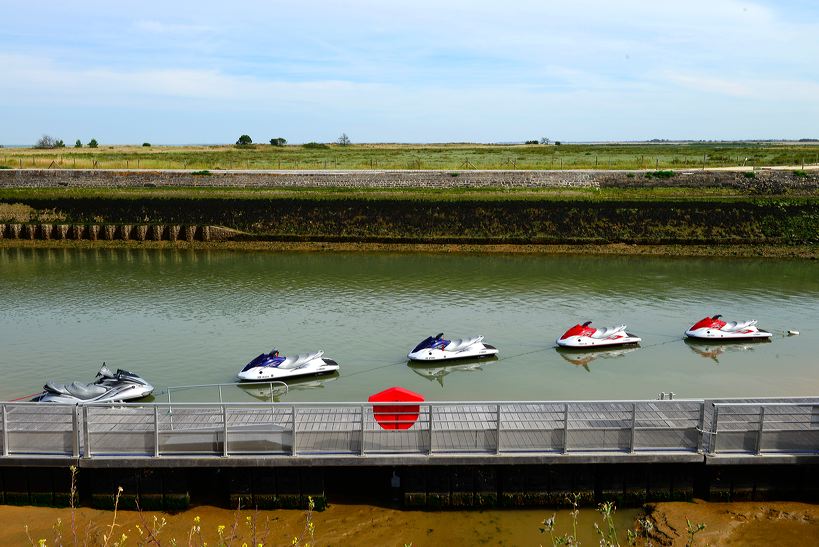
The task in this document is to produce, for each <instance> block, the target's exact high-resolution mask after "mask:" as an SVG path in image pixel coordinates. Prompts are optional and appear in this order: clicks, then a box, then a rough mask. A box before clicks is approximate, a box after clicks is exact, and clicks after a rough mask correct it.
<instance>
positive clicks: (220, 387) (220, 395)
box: [219, 384, 224, 405]
mask: <svg viewBox="0 0 819 547" xmlns="http://www.w3.org/2000/svg"><path fill="white" fill-rule="evenodd" d="M223 403H224V401H223V400H222V384H219V404H220V405H221V404H223Z"/></svg>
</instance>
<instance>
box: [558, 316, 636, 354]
mask: <svg viewBox="0 0 819 547" xmlns="http://www.w3.org/2000/svg"><path fill="white" fill-rule="evenodd" d="M640 341H641V339H640V338H638V337H637V336H634V335H633V334H630V333H628V332H626V326H625V325H620V326H618V327H603V328H600V329H596V328H594V327H592V326H591V321H586V322H585V323H583V324H582V325H575V326H573V327H572V328H570V329H569V330H567V331H566V332H564V333H563V336H561V337H560V338H558V339H557V345H558V346H561V347H565V348H596V347H604V346H627V345H629V344H638V343H640Z"/></svg>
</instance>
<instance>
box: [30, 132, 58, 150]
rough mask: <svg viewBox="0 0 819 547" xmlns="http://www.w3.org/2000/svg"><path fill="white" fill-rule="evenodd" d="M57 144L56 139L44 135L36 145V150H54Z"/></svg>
mask: <svg viewBox="0 0 819 547" xmlns="http://www.w3.org/2000/svg"><path fill="white" fill-rule="evenodd" d="M56 144H57V141H56V140H55V139H54V137H52V136H50V135H43V136H42V137H40V138H39V140H37V142H36V143H35V145H34V148H54V147H55V146H56Z"/></svg>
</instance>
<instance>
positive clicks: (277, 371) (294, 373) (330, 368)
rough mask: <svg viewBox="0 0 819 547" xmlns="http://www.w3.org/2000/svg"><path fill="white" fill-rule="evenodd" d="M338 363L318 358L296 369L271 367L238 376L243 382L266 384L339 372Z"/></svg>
mask: <svg viewBox="0 0 819 547" xmlns="http://www.w3.org/2000/svg"><path fill="white" fill-rule="evenodd" d="M339 368H340V367H339V365H338V363H336V362H335V361H333V360H332V359H324V358H318V359H313V360H311V361H308V362H306V363H304V364H302V365H299V366H297V367H294V368H277V367H271V366H261V367H253V368H249V369H247V370H243V371H242V372H240V373H239V374H238V378H239V380H241V381H242V382H265V381H268V380H284V379H287V378H296V377H299V376H313V375H320V374H331V373H333V372H338V369H339Z"/></svg>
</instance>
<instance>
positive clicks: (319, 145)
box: [302, 141, 330, 149]
mask: <svg viewBox="0 0 819 547" xmlns="http://www.w3.org/2000/svg"><path fill="white" fill-rule="evenodd" d="M302 147H304V148H311V149H325V148H330V147H329V146H327V145H326V144H324V143H321V142H314V141H310V142H306V143H304V144H302Z"/></svg>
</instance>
